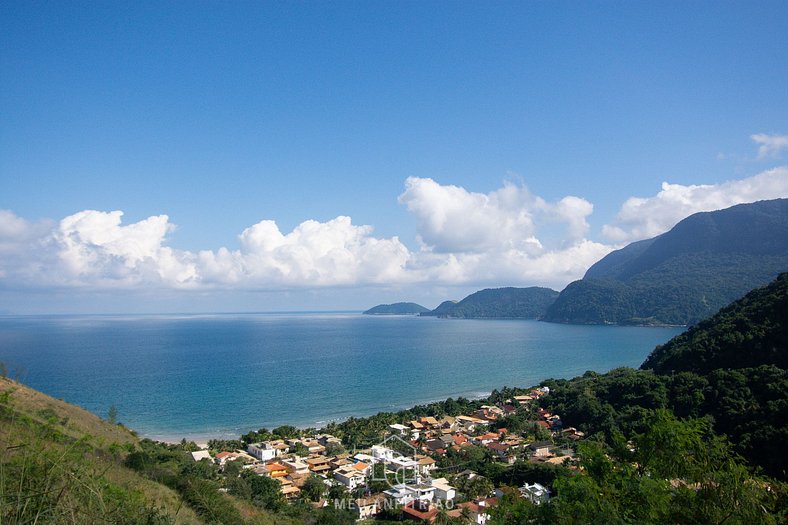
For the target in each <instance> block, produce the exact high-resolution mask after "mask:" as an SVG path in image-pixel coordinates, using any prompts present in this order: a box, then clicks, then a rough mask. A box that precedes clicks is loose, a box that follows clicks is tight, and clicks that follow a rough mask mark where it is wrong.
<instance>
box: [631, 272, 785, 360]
mask: <svg viewBox="0 0 788 525" xmlns="http://www.w3.org/2000/svg"><path fill="white" fill-rule="evenodd" d="M761 365H775V366H778V367H779V368H782V369H786V368H788V273H783V274H781V275H780V276H778V277H777V279H776V280H775V281H774V282H772V283H771V284H769V285H768V286H766V287H764V288H758V289H757V290H753V291H752V292H750V293H748V294H747V295H746V296H744V297H743V298H741V299H739V300H738V301H735V302H734V303H732V304H730V305H728V306H726V307H725V308H723V309H722V310H720V311H719V312H718V313H717V314H716V315H714V316H713V317H711V318H709V319H707V320H705V321H702V322H700V323H699V324H697V325H696V326H693V327H692V328H690V329H689V330H687V331H686V332H684V333H683V334H681V335H678V336H676V337H674V338H673V339H671V340H670V341H668V342H667V343H666V344H664V345H661V346H658V347H657V348H655V349H654V351H653V352H652V353H651V355H649V356H648V359H646V361H645V362H644V363H643V365H642V366H641V368H644V369H652V370H654V371H655V372H657V373H660V374H666V373H672V372H695V373H700V374H708V373H709V372H711V371H712V370H716V369H718V368H724V369H739V368H752V367H756V366H761Z"/></svg>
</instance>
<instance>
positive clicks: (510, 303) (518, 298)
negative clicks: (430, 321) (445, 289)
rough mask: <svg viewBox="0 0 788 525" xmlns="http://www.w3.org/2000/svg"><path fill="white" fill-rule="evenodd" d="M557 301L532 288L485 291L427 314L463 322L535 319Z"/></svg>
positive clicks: (551, 293) (550, 293)
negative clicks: (461, 319)
mask: <svg viewBox="0 0 788 525" xmlns="http://www.w3.org/2000/svg"><path fill="white" fill-rule="evenodd" d="M556 297H558V292H556V291H555V290H551V289H549V288H540V287H537V286H534V287H531V288H488V289H485V290H480V291H478V292H475V293H472V294H471V295H469V296H468V297H466V298H465V299H463V300H462V301H460V302H458V303H453V302H448V301H447V302H444V303H441V305H440V306H439V307H438V308H436V309H435V310H433V311H432V312H430V313H428V314H422V315H433V316H437V317H446V318H449V317H451V318H464V319H483V318H489V319H537V318H539V317H541V316H543V315H544V314H545V312H546V311H547V308H548V307H549V306H550V305H551V304H552V303H553V301H555V298H556Z"/></svg>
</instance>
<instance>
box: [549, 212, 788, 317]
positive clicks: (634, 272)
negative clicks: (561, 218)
mask: <svg viewBox="0 0 788 525" xmlns="http://www.w3.org/2000/svg"><path fill="white" fill-rule="evenodd" d="M786 270H788V199H777V200H771V201H761V202H756V203H752V204H740V205H737V206H733V207H731V208H728V209H725V210H719V211H713V212H704V213H696V214H694V215H691V216H690V217H687V218H686V219H684V220H682V221H681V222H679V223H678V224H677V225H676V226H674V227H673V228H672V229H671V230H670V231H668V232H666V233H664V234H662V235H660V236H658V237H655V238H653V239H647V240H644V241H639V242H636V243H632V244H630V245H628V246H626V247H625V248H623V249H621V250H617V251H615V252H612V253H610V254H609V255H607V256H606V257H604V258H603V259H602V260H600V261H599V262H597V263H596V264H594V265H593V266H592V267H591V268H589V270H588V271H587V272H586V275H585V276H584V277H583V279H582V280H580V281H575V282H573V283H571V284H570V285H569V286H567V287H566V288H565V289H564V290H563V291H562V292H561V295H560V296H559V297H558V298H557V299H556V301H555V302H554V303H553V305H552V306H551V307H550V308H549V309H548V311H547V314H546V315H545V317H544V320H546V321H553V322H563V323H581V324H677V325H680V324H693V323H696V322H698V321H700V320H702V319H705V318H706V317H708V316H709V315H711V314H713V313H714V312H716V311H717V310H718V309H719V308H721V307H722V306H724V305H726V304H728V303H729V302H730V301H733V300H734V299H737V298H739V297H741V296H742V295H744V294H745V293H746V292H747V291H749V290H751V289H753V288H756V287H758V286H763V285H764V284H766V283H768V282H769V281H771V280H772V279H774V277H775V276H776V275H777V274H779V273H781V272H783V271H786Z"/></svg>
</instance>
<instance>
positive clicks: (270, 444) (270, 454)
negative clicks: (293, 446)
mask: <svg viewBox="0 0 788 525" xmlns="http://www.w3.org/2000/svg"><path fill="white" fill-rule="evenodd" d="M289 450H290V447H289V446H288V445H287V444H286V443H285V442H284V441H282V440H281V439H277V440H274V441H263V442H261V443H250V444H249V445H247V446H246V451H247V452H248V453H249V454H251V455H252V456H254V457H255V458H257V459H259V460H260V461H271V460H272V459H275V458H278V457H281V456H283V455H285V454H287V452H288V451H289Z"/></svg>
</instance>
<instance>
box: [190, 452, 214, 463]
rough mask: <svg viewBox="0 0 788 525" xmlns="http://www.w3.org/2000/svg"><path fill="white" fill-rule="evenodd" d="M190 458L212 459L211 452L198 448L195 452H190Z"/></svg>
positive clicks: (198, 459)
mask: <svg viewBox="0 0 788 525" xmlns="http://www.w3.org/2000/svg"><path fill="white" fill-rule="evenodd" d="M192 459H193V460H194V461H200V460H202V459H207V460H208V461H213V458H212V457H211V453H210V452H208V451H207V450H198V451H196V452H192Z"/></svg>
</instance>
